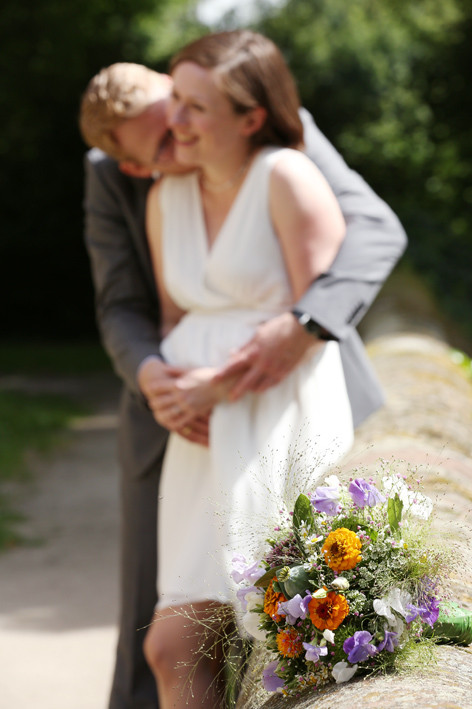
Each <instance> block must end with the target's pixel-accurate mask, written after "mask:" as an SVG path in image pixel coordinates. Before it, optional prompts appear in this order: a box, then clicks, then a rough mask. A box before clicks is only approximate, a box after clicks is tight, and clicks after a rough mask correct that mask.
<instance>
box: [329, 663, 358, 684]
mask: <svg viewBox="0 0 472 709" xmlns="http://www.w3.org/2000/svg"><path fill="white" fill-rule="evenodd" d="M356 672H357V665H353V666H352V667H350V666H349V665H348V664H347V662H337V663H336V664H335V665H334V667H333V669H332V673H333V677H334V679H335V680H336V684H341V683H342V682H349V680H350V679H351V677H353V676H354V675H355V674H356Z"/></svg>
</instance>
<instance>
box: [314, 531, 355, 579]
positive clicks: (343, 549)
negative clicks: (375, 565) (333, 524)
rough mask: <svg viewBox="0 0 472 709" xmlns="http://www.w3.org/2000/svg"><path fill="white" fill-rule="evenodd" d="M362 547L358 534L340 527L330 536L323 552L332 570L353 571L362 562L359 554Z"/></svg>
mask: <svg viewBox="0 0 472 709" xmlns="http://www.w3.org/2000/svg"><path fill="white" fill-rule="evenodd" d="M361 547H362V544H361V541H360V539H359V537H358V536H357V534H354V532H351V530H350V529H345V528H344V527H340V528H339V529H335V530H334V532H330V533H329V534H328V537H327V539H326V541H325V543H324V544H323V547H322V549H321V551H322V553H323V554H324V557H325V561H326V563H327V564H328V566H329V568H330V569H333V571H346V570H348V569H353V568H354V567H355V566H356V565H357V564H358V563H359V561H361V559H362V556H361V555H360V553H359V552H360V549H361Z"/></svg>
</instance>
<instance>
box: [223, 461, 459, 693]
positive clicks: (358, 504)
mask: <svg viewBox="0 0 472 709" xmlns="http://www.w3.org/2000/svg"><path fill="white" fill-rule="evenodd" d="M431 511H432V502H431V500H430V499H429V498H427V497H426V496H424V495H423V494H421V493H420V492H418V491H415V490H413V489H412V487H411V486H410V485H408V484H407V483H406V482H405V479H404V478H403V477H401V476H399V475H385V476H384V477H383V479H382V480H381V482H380V484H379V483H378V482H377V481H375V480H373V479H369V480H365V479H363V478H357V479H351V481H350V482H349V483H348V484H346V485H344V484H341V483H340V481H339V480H338V478H337V477H336V476H334V475H332V476H330V477H328V478H327V479H326V480H325V481H324V484H323V485H321V486H319V487H317V488H316V489H315V490H314V491H313V492H311V493H310V494H307V495H305V494H300V495H299V496H298V498H297V500H296V502H295V505H294V508H293V510H291V511H288V510H281V520H280V523H279V524H278V525H277V526H276V527H275V529H274V534H273V537H272V538H270V539H268V540H267V547H266V550H265V553H264V555H263V557H262V558H260V559H257V560H256V561H255V562H254V563H248V562H247V561H246V559H245V558H244V557H243V556H241V555H236V556H235V557H234V558H233V572H232V576H233V579H234V580H235V581H236V583H238V584H242V587H241V588H240V589H239V590H238V592H237V595H238V598H239V601H240V602H241V605H242V610H243V613H244V615H243V617H242V623H243V626H244V628H245V629H246V630H247V632H248V633H249V635H250V636H252V637H253V638H255V639H256V640H260V641H262V642H263V643H264V645H265V648H266V649H267V651H268V652H269V657H271V658H272V660H271V661H270V662H269V663H268V664H267V666H266V667H265V668H264V670H263V672H262V682H263V686H264V688H265V689H266V690H267V691H269V692H274V691H277V692H280V693H282V694H293V693H298V692H299V691H300V690H301V689H304V688H305V687H307V686H311V687H313V688H319V687H321V686H323V685H325V684H327V683H329V682H333V681H335V682H337V683H341V682H346V681H348V680H350V679H351V678H352V677H353V676H354V675H355V674H356V673H357V674H360V673H372V672H376V671H387V670H389V669H398V668H399V667H400V666H401V660H402V658H403V659H404V660H405V657H406V658H408V660H407V662H409V661H411V657H412V653H413V654H414V653H415V652H417V651H418V650H420V648H422V649H423V650H424V649H425V648H426V649H429V650H430V649H431V648H432V645H433V642H434V627H435V624H436V623H437V620H438V617H439V613H440V603H445V602H447V598H446V594H445V593H444V591H443V588H444V585H445V584H444V579H445V573H446V570H447V566H448V562H449V559H450V555H449V554H448V550H447V548H444V549H437V548H435V547H434V546H433V545H432V543H431V534H430V525H429V522H428V520H429V518H430V515H431ZM469 621H470V614H468V622H469ZM431 636H432V639H431ZM469 642H470V639H469ZM420 651H421V650H420ZM429 661H430V653H428V657H427V659H425V660H424V664H426V662H429Z"/></svg>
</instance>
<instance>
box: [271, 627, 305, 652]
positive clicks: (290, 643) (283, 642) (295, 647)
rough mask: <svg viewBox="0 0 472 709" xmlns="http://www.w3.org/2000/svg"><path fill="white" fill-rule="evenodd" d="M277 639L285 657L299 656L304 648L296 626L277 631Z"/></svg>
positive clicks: (280, 650)
mask: <svg viewBox="0 0 472 709" xmlns="http://www.w3.org/2000/svg"><path fill="white" fill-rule="evenodd" d="M276 641H277V647H278V649H279V652H280V654H281V655H282V656H283V657H298V656H299V655H300V654H301V652H302V650H303V644H302V640H301V638H300V636H299V635H298V633H297V631H296V630H295V628H287V629H285V630H282V632H280V633H277V638H276Z"/></svg>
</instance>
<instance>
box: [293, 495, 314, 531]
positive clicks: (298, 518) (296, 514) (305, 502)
mask: <svg viewBox="0 0 472 709" xmlns="http://www.w3.org/2000/svg"><path fill="white" fill-rule="evenodd" d="M302 522H305V525H306V527H307V529H308V530H309V531H312V530H313V527H314V523H315V521H314V519H313V507H312V504H311V502H310V500H309V499H308V497H307V496H306V495H303V493H302V494H301V495H299V496H298V498H297V501H296V502H295V507H294V510H293V526H294V529H295V531H298V530H299V529H300V527H301V525H302Z"/></svg>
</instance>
